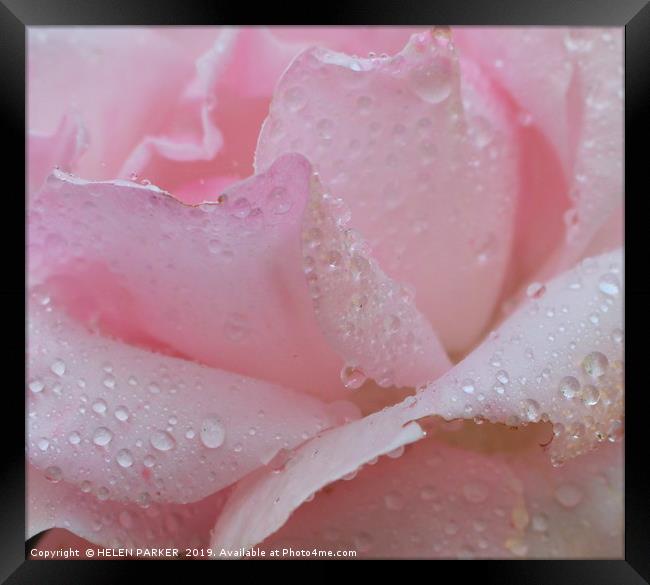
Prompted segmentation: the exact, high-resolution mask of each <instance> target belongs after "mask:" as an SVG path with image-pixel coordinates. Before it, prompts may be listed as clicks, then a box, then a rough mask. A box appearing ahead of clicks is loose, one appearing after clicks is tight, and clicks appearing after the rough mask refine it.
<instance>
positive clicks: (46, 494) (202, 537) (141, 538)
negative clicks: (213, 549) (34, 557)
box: [27, 465, 227, 560]
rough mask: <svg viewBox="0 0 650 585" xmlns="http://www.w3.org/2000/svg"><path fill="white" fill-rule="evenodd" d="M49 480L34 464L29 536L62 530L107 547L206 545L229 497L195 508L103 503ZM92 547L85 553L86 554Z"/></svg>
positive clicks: (29, 487)
mask: <svg viewBox="0 0 650 585" xmlns="http://www.w3.org/2000/svg"><path fill="white" fill-rule="evenodd" d="M48 477H50V479H47V477H46V474H45V473H44V472H42V471H40V470H38V469H36V468H35V467H33V466H31V465H29V466H28V471H27V537H28V538H29V537H31V536H32V535H34V534H38V533H39V532H41V531H42V530H45V529H48V528H52V527H58V528H65V529H66V530H69V531H70V532H72V533H73V534H75V535H77V536H80V537H82V538H85V539H87V540H89V541H90V542H91V543H93V544H94V545H99V546H101V547H110V548H131V547H141V548H149V549H151V548H155V547H178V548H180V549H181V550H183V549H184V547H186V546H187V547H206V546H207V544H208V542H209V532H210V530H211V528H212V527H213V525H214V522H215V520H216V519H217V518H218V517H219V513H220V510H221V508H222V507H223V504H224V501H225V500H226V496H227V492H225V491H223V492H217V493H215V494H212V495H210V496H208V497H206V498H204V499H202V500H200V501H198V502H195V503H193V504H157V503H147V502H141V503H140V504H134V503H123V502H114V501H111V500H102V499H100V498H98V497H97V495H96V494H93V493H89V492H85V491H82V489H81V488H80V486H77V485H71V484H69V483H67V482H65V481H56V482H53V481H52V480H51V476H48ZM55 547H56V544H55V543H52V545H51V546H48V545H47V537H45V539H43V541H40V542H39V543H38V546H37V548H38V549H41V550H53V549H54V548H55ZM86 548H87V547H85V546H84V547H83V548H82V549H81V554H82V555H83V551H84V550H85V549H86ZM93 548H94V547H93ZM184 552H185V551H184V550H183V553H184ZM179 553H180V551H179ZM93 558H97V559H100V560H101V558H100V557H98V556H97V557H93Z"/></svg>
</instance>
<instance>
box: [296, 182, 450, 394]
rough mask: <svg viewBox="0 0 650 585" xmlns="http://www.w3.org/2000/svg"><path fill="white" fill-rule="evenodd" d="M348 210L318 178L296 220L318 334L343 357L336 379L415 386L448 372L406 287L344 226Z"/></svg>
mask: <svg viewBox="0 0 650 585" xmlns="http://www.w3.org/2000/svg"><path fill="white" fill-rule="evenodd" d="M349 215H350V214H349V211H348V210H347V209H345V205H344V204H343V203H342V202H341V201H340V200H336V199H333V198H332V197H331V196H330V195H329V194H328V193H324V192H323V188H322V186H321V185H320V184H319V183H318V181H314V183H313V184H312V191H311V196H310V200H309V204H308V207H307V211H306V214H305V220H304V223H303V231H302V236H303V265H304V268H305V273H306V275H307V282H308V283H309V287H310V293H311V297H312V299H313V302H314V310H315V312H316V316H317V318H318V321H319V323H320V325H321V327H322V329H323V332H324V333H325V336H326V337H327V339H328V340H329V342H330V343H331V344H332V346H333V347H334V348H335V349H336V350H337V351H338V352H339V353H340V354H341V355H342V357H343V358H344V359H345V360H346V361H347V364H346V366H345V367H344V368H343V371H342V373H341V379H342V381H343V382H344V384H346V385H347V386H348V387H350V388H358V387H359V386H360V385H361V384H362V383H363V382H365V379H366V377H371V378H373V379H375V380H376V381H377V382H378V383H379V384H380V385H381V386H392V385H396V386H417V385H419V384H422V383H424V382H425V381H427V380H433V379H435V378H436V377H437V376H438V375H440V374H441V373H443V372H444V371H446V370H448V369H449V367H450V365H451V364H450V362H449V359H448V358H447V355H446V354H445V350H444V349H443V348H442V346H441V345H440V342H439V341H438V338H437V337H436V335H435V333H434V332H433V330H432V329H431V325H430V323H429V322H428V321H427V320H426V319H425V318H424V316H423V315H422V314H421V313H419V312H418V310H417V309H416V307H415V305H414V303H413V297H412V294H411V292H410V291H409V290H408V289H407V288H405V287H404V286H402V285H400V284H399V283H396V282H394V281H392V280H391V279H390V278H389V277H387V276H386V275H385V274H384V273H383V271H382V269H381V267H380V266H379V265H378V263H377V262H376V261H375V260H374V259H373V258H372V257H371V256H370V255H369V252H368V246H367V244H366V243H365V242H364V240H363V239H362V237H361V236H360V234H358V233H356V232H355V231H354V230H351V229H349V228H348V227H347V222H348V219H349Z"/></svg>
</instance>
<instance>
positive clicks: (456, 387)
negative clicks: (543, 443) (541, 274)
mask: <svg viewBox="0 0 650 585" xmlns="http://www.w3.org/2000/svg"><path fill="white" fill-rule="evenodd" d="M622 287H623V262H622V253H621V251H620V250H618V251H616V252H611V253H608V254H604V255H602V256H598V257H596V258H589V259H586V260H585V261H583V262H582V263H581V264H580V265H579V266H577V267H575V268H574V269H572V270H570V271H567V272H565V273H563V274H562V275H560V276H559V277H557V278H555V279H554V280H552V281H550V282H548V283H545V284H543V283H532V284H531V285H530V286H529V287H528V296H529V298H528V299H527V301H526V302H525V303H524V305H523V306H522V307H521V308H520V309H519V310H518V311H517V312H516V313H514V314H513V315H512V316H511V317H510V318H509V319H508V320H506V321H505V323H504V324H503V325H502V326H501V327H500V328H499V329H497V330H496V331H495V332H494V333H493V334H491V335H490V336H489V339H487V340H486V341H485V342H484V343H483V344H482V345H481V346H480V347H478V348H477V349H475V350H474V351H473V352H472V353H471V354H470V355H469V356H468V357H467V358H466V359H465V360H464V361H462V362H461V363H460V364H458V365H457V366H456V367H455V368H454V369H453V370H451V371H450V372H448V374H446V375H445V376H443V377H442V378H440V379H439V380H437V381H436V382H435V383H433V384H432V385H430V386H429V387H427V388H426V389H424V390H423V391H422V392H421V394H420V397H419V399H418V403H417V406H416V408H415V410H418V411H419V412H421V413H422V414H424V413H432V412H433V413H435V414H438V415H441V416H443V417H444V418H446V419H455V418H474V417H479V418H481V419H487V420H489V421H492V422H502V423H506V424H507V425H509V426H519V425H524V424H527V423H530V422H538V421H540V420H541V421H550V422H551V423H553V425H554V426H553V428H554V433H555V437H554V438H553V440H552V441H551V443H550V445H549V446H548V451H549V453H550V455H551V458H552V459H553V460H554V461H555V462H556V463H559V462H561V461H562V460H564V459H567V458H571V457H574V456H576V455H579V454H581V453H585V452H588V451H590V450H591V449H593V448H594V447H595V446H596V445H597V444H598V443H600V442H603V441H617V440H619V438H620V436H621V434H622V426H623V361H622V360H623V330H622V327H623V324H622V317H623V311H622V299H623V288H622Z"/></svg>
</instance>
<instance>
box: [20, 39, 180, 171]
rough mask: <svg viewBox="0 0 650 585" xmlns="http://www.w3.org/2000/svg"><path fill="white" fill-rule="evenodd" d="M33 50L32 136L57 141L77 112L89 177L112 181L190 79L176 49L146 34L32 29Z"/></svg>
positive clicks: (83, 166)
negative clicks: (62, 125) (54, 135)
mask: <svg viewBox="0 0 650 585" xmlns="http://www.w3.org/2000/svg"><path fill="white" fill-rule="evenodd" d="M27 42H28V47H29V50H28V82H29V83H28V92H29V95H28V97H29V99H28V107H29V130H30V132H38V133H51V132H52V131H53V130H54V129H55V127H56V125H58V124H59V121H60V119H61V116H63V115H65V114H68V113H70V112H74V111H76V112H77V113H78V114H79V115H80V116H81V118H82V120H83V123H84V125H85V126H86V128H87V129H88V134H89V148H88V151H87V152H86V153H85V155H84V156H83V158H82V159H81V160H80V161H79V172H80V173H82V174H83V175H84V176H87V177H93V178H98V179H99V178H105V177H114V176H115V175H116V173H117V171H118V170H119V168H120V166H121V165H122V163H123V162H124V156H125V155H126V153H128V152H129V151H130V150H131V149H132V148H133V147H134V146H135V144H136V143H137V141H139V140H140V138H141V137H142V136H143V135H146V134H148V133H151V132H152V131H154V129H155V128H156V127H157V125H158V124H159V121H160V120H161V119H165V118H166V117H167V116H168V115H169V113H170V111H171V110H172V108H173V106H174V104H175V101H176V100H177V98H178V92H179V90H178V88H179V87H182V86H183V84H184V83H186V82H187V81H188V80H189V76H190V75H191V73H192V63H191V61H190V60H189V59H188V58H187V57H186V56H184V55H183V54H182V53H180V52H179V51H177V50H176V47H175V44H174V43H172V42H171V41H169V40H168V39H165V38H164V37H163V36H161V35H159V34H157V33H156V32H155V31H152V30H148V29H146V28H123V29H111V28H92V29H84V28H54V29H52V28H49V29H48V28H33V29H30V30H29V31H28V39H27ZM161 71H164V75H161V74H160V73H161ZM116 124H117V125H118V127H119V132H116V131H115V129H116Z"/></svg>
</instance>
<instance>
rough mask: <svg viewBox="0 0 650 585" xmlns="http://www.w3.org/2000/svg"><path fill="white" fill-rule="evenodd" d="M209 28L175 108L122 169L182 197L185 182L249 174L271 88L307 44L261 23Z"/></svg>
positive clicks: (127, 174) (234, 178)
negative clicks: (208, 40)
mask: <svg viewBox="0 0 650 585" xmlns="http://www.w3.org/2000/svg"><path fill="white" fill-rule="evenodd" d="M199 36H202V35H199ZM214 36H215V39H214V42H213V43H212V45H211V46H210V47H209V48H208V49H207V50H206V51H205V53H203V54H202V55H201V56H200V57H198V58H197V59H196V75H195V77H194V79H193V80H192V81H191V83H189V84H188V86H187V88H186V89H185V92H184V94H183V96H182V97H181V99H180V100H179V101H178V103H177V104H176V106H175V108H174V112H173V115H172V116H170V117H168V119H167V120H165V124H164V125H163V126H162V127H161V128H160V131H159V132H158V133H157V134H156V135H151V136H147V137H145V138H144V139H143V140H142V142H141V143H140V144H139V145H138V147H137V148H136V149H135V150H134V151H133V152H132V153H131V154H130V156H129V158H128V160H127V161H126V162H125V163H124V166H123V167H122V170H121V173H120V174H121V176H123V177H129V176H131V175H132V174H136V175H138V176H140V177H141V178H144V179H147V180H149V181H152V182H155V183H156V184H157V185H160V186H161V187H163V188H165V189H167V190H174V192H177V193H179V196H181V197H182V192H181V191H179V187H180V186H181V185H183V184H184V183H188V182H192V181H198V180H200V179H204V178H206V177H225V176H227V177H233V181H234V180H237V179H241V178H244V177H247V176H248V175H250V174H251V172H252V170H253V167H252V164H253V154H254V152H255V143H256V141H257V137H258V134H259V129H260V127H261V125H262V122H263V120H264V117H265V116H266V115H267V113H268V107H269V103H270V101H271V95H272V93H273V88H274V86H275V84H276V82H277V79H278V78H279V77H280V75H281V73H282V71H283V70H284V69H285V68H286V67H287V65H288V64H289V63H290V61H291V59H292V58H293V57H294V56H295V55H296V54H297V53H298V52H299V51H300V50H301V49H302V48H304V45H296V44H292V43H286V42H283V41H280V40H279V39H277V38H275V37H274V36H273V35H272V34H271V33H270V31H269V30H268V29H266V28H258V27H253V28H230V27H226V28H221V29H218V30H217V31H215V34H214Z"/></svg>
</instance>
